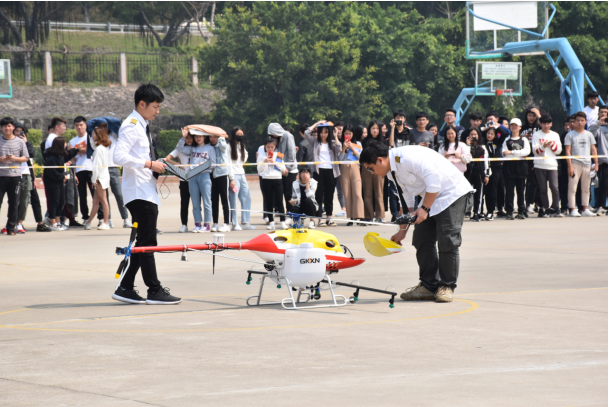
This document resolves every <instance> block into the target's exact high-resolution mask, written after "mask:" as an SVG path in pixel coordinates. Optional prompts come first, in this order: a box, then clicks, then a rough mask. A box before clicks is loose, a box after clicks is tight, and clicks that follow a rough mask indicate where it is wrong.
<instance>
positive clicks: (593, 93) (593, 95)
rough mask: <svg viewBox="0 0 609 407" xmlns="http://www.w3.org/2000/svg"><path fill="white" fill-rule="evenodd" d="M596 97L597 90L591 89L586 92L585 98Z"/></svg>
mask: <svg viewBox="0 0 609 407" xmlns="http://www.w3.org/2000/svg"><path fill="white" fill-rule="evenodd" d="M597 97H598V92H596V91H594V90H591V91H590V92H588V93H587V94H586V100H588V99H590V98H597Z"/></svg>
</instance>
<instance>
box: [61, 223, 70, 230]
mask: <svg viewBox="0 0 609 407" xmlns="http://www.w3.org/2000/svg"><path fill="white" fill-rule="evenodd" d="M59 227H60V228H61V230H68V229H70V227H69V226H66V225H62V224H59Z"/></svg>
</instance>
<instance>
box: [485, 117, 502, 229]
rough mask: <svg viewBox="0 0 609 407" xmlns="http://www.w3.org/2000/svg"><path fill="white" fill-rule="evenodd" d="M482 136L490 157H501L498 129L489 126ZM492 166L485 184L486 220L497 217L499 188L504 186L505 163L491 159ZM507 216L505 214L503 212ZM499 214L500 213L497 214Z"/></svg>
mask: <svg viewBox="0 0 609 407" xmlns="http://www.w3.org/2000/svg"><path fill="white" fill-rule="evenodd" d="M482 137H483V138H484V139H485V140H486V143H485V144H484V145H483V146H484V148H486V151H487V152H488V156H489V158H501V157H503V154H502V150H501V147H502V145H501V143H500V141H499V140H498V139H497V129H496V128H494V127H489V128H487V129H486V130H485V131H484V132H483V133H482ZM489 166H490V168H491V176H490V177H489V179H488V183H487V184H486V185H485V186H484V200H485V201H486V217H485V218H484V220H487V221H492V220H494V219H495V217H494V214H495V208H497V195H498V194H497V190H498V189H499V187H500V186H501V187H502V188H503V185H504V183H503V163H502V162H501V161H491V162H490V164H489ZM499 209H500V210H503V202H502V203H501V207H499ZM503 215H504V216H505V214H503ZM497 216H499V214H497Z"/></svg>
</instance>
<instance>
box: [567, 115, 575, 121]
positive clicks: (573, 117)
mask: <svg viewBox="0 0 609 407" xmlns="http://www.w3.org/2000/svg"><path fill="white" fill-rule="evenodd" d="M567 119H569V121H571V120H575V115H574V114H572V115H571V116H569V117H567Z"/></svg>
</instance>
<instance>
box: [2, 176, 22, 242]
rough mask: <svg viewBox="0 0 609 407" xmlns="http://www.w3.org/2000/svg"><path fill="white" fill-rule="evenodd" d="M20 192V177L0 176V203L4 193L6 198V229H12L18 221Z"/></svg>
mask: <svg viewBox="0 0 609 407" xmlns="http://www.w3.org/2000/svg"><path fill="white" fill-rule="evenodd" d="M20 192H21V177H0V205H2V201H4V195H5V194H6V195H7V198H8V219H7V221H6V230H7V231H14V230H15V226H17V222H19V219H18V218H19V198H20Z"/></svg>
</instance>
